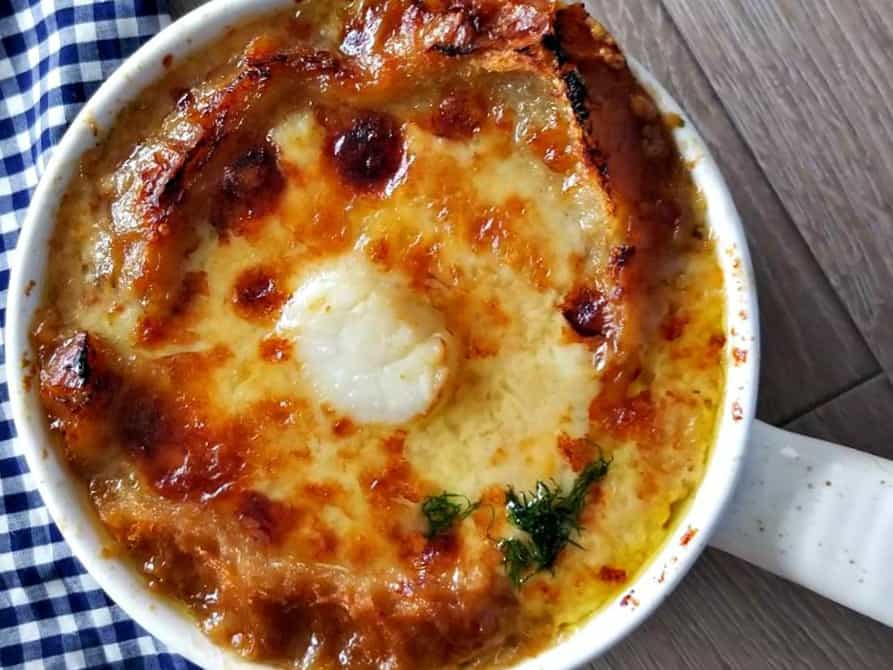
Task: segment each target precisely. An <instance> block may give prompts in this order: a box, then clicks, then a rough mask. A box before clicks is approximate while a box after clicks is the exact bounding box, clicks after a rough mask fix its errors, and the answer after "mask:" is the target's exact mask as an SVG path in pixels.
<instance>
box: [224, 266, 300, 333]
mask: <svg viewBox="0 0 893 670" xmlns="http://www.w3.org/2000/svg"><path fill="white" fill-rule="evenodd" d="M280 284H281V279H280V278H279V276H278V274H277V273H276V272H275V271H274V270H272V269H271V268H269V267H264V266H260V267H253V268H248V269H247V270H244V271H243V272H242V273H241V274H240V275H239V276H238V278H237V279H236V284H235V286H234V287H233V293H232V303H233V306H234V307H235V308H236V311H237V312H238V313H239V315H240V316H242V317H243V318H246V319H259V320H264V319H269V318H271V317H273V315H274V314H275V313H276V312H278V310H279V309H280V308H281V307H282V305H283V304H284V303H285V300H286V297H287V296H286V294H285V292H284V291H283V290H282V287H281V286H280Z"/></svg>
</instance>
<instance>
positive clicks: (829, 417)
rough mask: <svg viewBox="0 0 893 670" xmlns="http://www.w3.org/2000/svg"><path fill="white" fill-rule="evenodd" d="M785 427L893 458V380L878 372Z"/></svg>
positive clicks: (892, 634)
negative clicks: (892, 381)
mask: <svg viewBox="0 0 893 670" xmlns="http://www.w3.org/2000/svg"><path fill="white" fill-rule="evenodd" d="M785 428H787V429H788V430H793V431H794V432H797V433H803V434H804V435H811V436H812V437H818V438H821V439H823V440H828V441H829V442H836V443H838V444H844V445H846V446H848V447H852V448H854V449H861V450H862V451H867V452H870V453H872V454H875V455H877V456H883V457H884V458H889V459H893V383H891V382H890V379H889V378H888V377H887V376H885V375H878V376H877V377H874V378H873V379H870V380H869V381H867V382H865V383H864V384H860V385H859V386H857V387H856V388H854V389H851V390H849V391H847V392H846V393H844V394H842V395H840V396H838V397H836V398H834V399H833V400H831V401H829V402H827V403H824V404H823V405H820V406H819V407H817V408H815V409H814V410H812V411H810V412H808V413H806V414H804V415H803V416H801V417H799V418H797V419H796V420H794V421H791V422H790V423H788V424H787V425H785ZM891 636H893V633H891Z"/></svg>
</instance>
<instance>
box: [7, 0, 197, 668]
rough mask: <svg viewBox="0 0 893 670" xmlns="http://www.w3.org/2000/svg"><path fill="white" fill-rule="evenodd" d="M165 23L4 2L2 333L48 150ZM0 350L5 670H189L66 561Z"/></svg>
mask: <svg viewBox="0 0 893 670" xmlns="http://www.w3.org/2000/svg"><path fill="white" fill-rule="evenodd" d="M169 21H170V19H169V17H168V13H167V1H166V0H131V1H130V2H127V1H124V0H115V1H113V2H111V1H107V2H98V1H96V0H42V1H41V0H0V157H2V164H0V328H2V327H3V326H5V323H6V295H7V287H8V285H9V262H10V254H11V252H12V250H13V248H14V247H15V243H16V239H17V238H18V232H19V228H20V227H21V225H22V221H23V220H24V217H25V210H26V209H27V207H28V202H29V200H30V197H31V193H32V192H33V190H34V187H35V186H36V185H37V181H38V179H39V178H40V175H41V173H42V171H43V169H44V167H45V166H46V163H47V159H48V158H49V155H50V153H51V149H52V147H53V146H54V145H55V144H57V143H58V142H59V140H60V138H61V137H62V134H63V132H64V131H65V129H66V127H67V126H68V124H69V123H70V122H71V121H72V120H73V119H74V117H75V115H76V114H77V112H78V109H80V107H81V105H83V103H84V101H86V100H87V98H89V97H90V96H91V95H92V94H93V92H94V91H96V89H97V88H98V87H99V85H100V84H101V83H102V82H103V81H104V80H105V79H106V78H107V77H108V76H109V74H111V72H112V71H113V70H114V69H115V68H116V67H117V66H118V65H119V64H120V63H121V61H122V59H124V58H126V57H127V56H128V55H129V54H130V53H132V52H133V51H134V50H136V48H137V47H139V46H140V45H141V44H142V43H143V42H145V41H146V40H147V39H149V38H150V37H151V36H152V35H154V34H155V33H156V32H158V30H160V29H161V28H162V27H164V26H165V25H166V24H167V23H168V22H169ZM4 355H5V352H4V351H3V344H2V338H0V668H6V669H10V670H16V669H19V668H29V669H30V668H66V669H68V668H171V669H173V668H176V669H178V670H180V669H183V670H185V669H187V668H192V667H194V666H191V665H190V664H189V663H187V662H186V661H185V660H184V659H183V658H181V657H179V656H175V655H173V654H170V653H168V652H167V651H166V650H165V648H164V647H163V646H162V645H161V643H159V642H158V641H157V640H155V639H154V638H152V637H151V636H150V635H149V634H148V633H146V632H145V631H144V630H143V629H141V628H140V627H139V626H137V625H136V624H135V623H134V622H133V621H132V620H131V619H130V618H129V617H128V616H127V615H126V614H125V613H124V612H123V611H122V610H121V609H120V608H119V607H118V606H117V605H115V604H114V603H113V602H112V601H111V600H110V599H109V598H108V597H107V596H106V595H105V593H103V592H102V590H101V589H100V588H99V587H98V586H97V584H96V582H94V581H93V579H92V578H91V577H90V576H89V575H88V574H86V572H85V571H84V568H83V567H82V566H81V564H80V563H79V562H78V561H77V559H75V558H74V557H73V556H72V555H71V551H70V550H69V548H68V545H66V543H65V541H64V540H63V539H62V535H61V534H60V533H59V530H58V529H57V528H56V526H55V524H54V523H53V522H52V521H51V520H50V517H49V515H48V513H47V510H46V507H44V505H43V502H42V501H41V498H40V496H39V495H38V493H37V491H36V490H35V488H34V483H33V481H32V479H31V476H30V474H29V473H28V468H27V466H26V465H25V460H24V458H23V457H22V456H21V455H20V454H19V453H18V452H17V450H16V448H15V445H14V437H15V429H14V427H13V424H12V419H11V416H10V411H9V391H8V389H7V385H6V377H5V365H4V360H5V359H4Z"/></svg>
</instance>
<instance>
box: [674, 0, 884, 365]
mask: <svg viewBox="0 0 893 670" xmlns="http://www.w3.org/2000/svg"><path fill="white" fill-rule="evenodd" d="M664 2H665V4H666V6H667V8H668V9H669V11H670V14H671V15H672V16H673V18H674V20H675V22H676V24H677V25H678V27H679V29H680V30H681V32H682V34H683V35H684V37H685V38H686V40H687V42H688V44H689V45H690V47H691V49H692V51H693V52H694V54H695V56H696V57H697V59H698V61H699V63H700V65H701V66H702V67H703V68H704V71H705V72H706V75H707V77H708V79H709V80H710V82H711V84H712V86H713V87H714V89H715V90H716V91H717V93H718V94H719V96H720V98H721V99H722V100H723V101H724V102H725V104H726V106H727V108H728V109H729V112H730V114H731V116H732V118H733V120H734V122H735V123H736V125H737V127H738V128H739V129H740V131H741V133H742V135H743V137H744V139H745V140H746V141H747V143H748V144H749V145H750V147H751V148H752V149H753V151H754V152H755V154H756V156H757V159H758V161H759V163H760V165H761V167H762V168H763V169H764V170H765V172H766V174H767V175H768V177H769V180H770V182H771V183H772V185H773V187H774V189H775V190H776V191H777V192H778V194H779V195H780V196H781V199H782V201H783V202H784V204H785V206H786V208H787V210H788V211H789V212H790V214H791V215H792V217H793V219H794V221H795V222H796V224H797V226H798V228H799V229H800V231H801V232H802V233H803V235H804V237H805V238H806V241H807V243H808V244H809V246H810V248H811V249H812V251H813V252H814V253H815V255H816V257H817V259H818V260H819V263H820V264H821V266H822V267H823V268H824V270H825V271H826V273H827V274H828V276H829V278H830V280H831V282H832V284H833V285H834V287H835V289H836V290H837V291H838V292H839V294H840V295H841V296H842V298H843V299H844V302H845V304H846V306H847V308H848V309H849V311H850V313H851V314H852V316H853V318H854V319H855V321H856V324H857V325H858V326H859V328H860V329H861V331H862V332H863V334H864V335H865V336H866V338H867V339H868V342H869V344H870V346H871V347H872V350H873V351H874V353H875V354H876V356H877V357H878V359H879V360H880V362H881V363H882V365H883V367H884V368H885V369H886V370H887V372H888V373H893V290H891V286H893V151H891V148H893V112H891V108H893V77H891V72H893V3H891V2H890V1H889V0H847V1H846V2H840V1H839V0H796V1H791V2H778V1H777V0H750V1H749V2H733V1H731V0H723V1H722V2H716V1H715V0H664ZM829 351H831V350H829ZM834 356H835V359H837V356H836V354H835V355H834Z"/></svg>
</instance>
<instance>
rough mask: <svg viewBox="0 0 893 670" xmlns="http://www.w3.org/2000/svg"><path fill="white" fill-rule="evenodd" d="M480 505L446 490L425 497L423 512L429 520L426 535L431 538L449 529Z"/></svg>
mask: <svg viewBox="0 0 893 670" xmlns="http://www.w3.org/2000/svg"><path fill="white" fill-rule="evenodd" d="M479 505H480V502H475V503H473V502H471V501H470V500H469V499H468V498H466V497H465V496H463V495H460V494H458V493H447V492H446V491H444V492H443V493H441V494H440V495H437V496H431V497H429V498H425V501H424V502H423V503H422V514H424V515H425V518H426V519H427V520H428V531H427V532H426V533H425V537H427V538H429V539H430V538H432V537H435V536H437V535H440V534H442V533H445V532H447V531H449V530H450V528H452V527H453V525H454V524H456V523H458V522H459V521H462V520H463V519H465V518H467V517H468V516H469V515H470V514H471V513H472V512H474V511H475V510H476V509H477V508H478V506H479Z"/></svg>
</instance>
